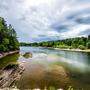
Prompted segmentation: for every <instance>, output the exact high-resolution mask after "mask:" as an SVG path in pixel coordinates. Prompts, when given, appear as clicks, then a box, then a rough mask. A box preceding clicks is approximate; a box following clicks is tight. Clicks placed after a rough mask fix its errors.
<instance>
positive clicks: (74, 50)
mask: <svg viewBox="0 0 90 90" xmlns="http://www.w3.org/2000/svg"><path fill="white" fill-rule="evenodd" d="M54 49H56V50H61V51H73V52H90V49H85V50H81V49H60V48H54Z"/></svg>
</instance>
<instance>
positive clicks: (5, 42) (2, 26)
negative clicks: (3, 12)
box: [0, 17, 19, 52]
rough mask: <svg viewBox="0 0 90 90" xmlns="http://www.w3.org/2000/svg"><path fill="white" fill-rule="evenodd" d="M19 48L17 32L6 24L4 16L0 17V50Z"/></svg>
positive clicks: (6, 50)
mask: <svg viewBox="0 0 90 90" xmlns="http://www.w3.org/2000/svg"><path fill="white" fill-rule="evenodd" d="M18 49H19V42H18V40H17V34H16V31H15V30H14V28H13V27H12V26H11V25H7V24H6V21H5V20H4V18H2V17H0V52H8V51H13V50H18Z"/></svg>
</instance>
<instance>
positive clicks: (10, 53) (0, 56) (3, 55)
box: [0, 50, 19, 59]
mask: <svg viewBox="0 0 90 90" xmlns="http://www.w3.org/2000/svg"><path fill="white" fill-rule="evenodd" d="M15 53H19V50H16V51H10V52H5V53H0V59H1V58H4V57H6V56H8V55H12V54H15Z"/></svg>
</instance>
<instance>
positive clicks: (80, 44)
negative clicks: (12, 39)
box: [21, 35, 90, 49]
mask: <svg viewBox="0 0 90 90" xmlns="http://www.w3.org/2000/svg"><path fill="white" fill-rule="evenodd" d="M21 46H42V47H54V48H62V49H90V35H88V36H87V37H76V38H68V39H64V40H57V41H46V42H40V43H37V42H36V43H21Z"/></svg>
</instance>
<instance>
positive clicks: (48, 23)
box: [0, 0, 90, 41]
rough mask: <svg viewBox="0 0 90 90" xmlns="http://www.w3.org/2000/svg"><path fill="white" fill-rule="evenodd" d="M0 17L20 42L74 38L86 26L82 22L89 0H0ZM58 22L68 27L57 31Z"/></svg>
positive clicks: (89, 8) (88, 13)
mask: <svg viewBox="0 0 90 90" xmlns="http://www.w3.org/2000/svg"><path fill="white" fill-rule="evenodd" d="M0 16H2V17H4V18H5V19H6V20H7V21H8V23H11V24H12V25H13V26H14V28H15V29H16V31H17V33H18V36H19V40H20V41H35V40H39V41H40V40H43V38H44V40H46V39H47V40H48V39H49V38H52V39H60V38H68V37H76V36H78V35H80V32H82V31H85V30H86V29H90V27H89V24H90V23H89V22H87V23H88V25H87V23H86V21H85V20H86V18H87V17H89V16H90V1H89V0H83V1H82V0H69V1H68V0H3V1H2V0H0ZM83 19H84V20H83ZM77 20H81V21H77ZM82 21H83V22H82ZM54 25H58V27H57V28H53V27H52V26H54ZM62 25H65V26H66V28H68V29H66V31H65V30H64V32H63V30H62V32H57V29H58V30H59V27H60V26H62ZM60 30H61V29H60ZM41 36H42V37H41ZM43 36H44V37H43ZM45 38H46V39H45Z"/></svg>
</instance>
